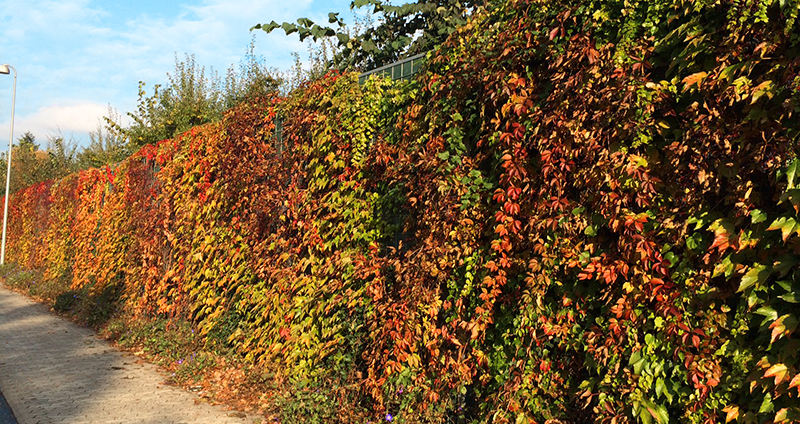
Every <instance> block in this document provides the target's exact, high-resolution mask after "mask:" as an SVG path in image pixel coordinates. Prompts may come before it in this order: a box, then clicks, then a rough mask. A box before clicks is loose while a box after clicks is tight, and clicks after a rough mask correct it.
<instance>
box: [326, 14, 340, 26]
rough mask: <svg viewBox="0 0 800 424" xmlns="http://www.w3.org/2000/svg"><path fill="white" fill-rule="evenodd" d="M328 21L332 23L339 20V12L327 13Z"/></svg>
mask: <svg viewBox="0 0 800 424" xmlns="http://www.w3.org/2000/svg"><path fill="white" fill-rule="evenodd" d="M328 22H329V23H332V24H334V23H336V22H339V14H338V13H333V12H331V13H328Z"/></svg>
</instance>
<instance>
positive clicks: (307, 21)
mask: <svg viewBox="0 0 800 424" xmlns="http://www.w3.org/2000/svg"><path fill="white" fill-rule="evenodd" d="M297 23H298V24H300V25H302V26H304V27H306V28H310V27H311V26H312V25H314V21H312V20H311V19H308V18H300V19H298V20H297Z"/></svg>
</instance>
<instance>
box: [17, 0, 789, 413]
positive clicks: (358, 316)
mask: <svg viewBox="0 0 800 424" xmlns="http://www.w3.org/2000/svg"><path fill="white" fill-rule="evenodd" d="M798 8H800V3H798V1H796V0H780V1H777V0H776V1H736V2H734V1H717V2H709V1H680V0H659V1H626V2H622V1H613V0H595V1H580V2H564V3H562V2H557V1H552V2H531V1H522V0H512V1H507V2H490V3H489V4H487V6H486V8H485V9H481V10H479V11H477V12H476V14H475V16H474V17H473V19H472V20H471V21H470V22H469V23H468V24H467V25H466V26H464V27H462V28H461V29H460V30H459V31H457V32H456V33H455V34H453V35H452V36H451V37H450V38H449V40H448V42H447V43H445V44H444V45H442V46H441V47H440V48H439V49H438V50H437V51H436V52H435V53H433V55H432V57H430V58H429V60H428V68H427V70H426V71H425V72H423V73H422V74H421V76H420V77H419V78H418V80H417V81H414V82H411V83H401V84H399V85H394V84H393V83H390V82H388V81H379V80H376V79H373V80H371V81H369V82H368V83H366V84H365V85H363V86H360V85H359V84H358V82H357V75H350V74H345V75H338V74H330V75H328V76H327V77H325V78H323V79H322V80H319V81H315V82H309V83H307V84H305V85H304V86H303V87H301V88H300V89H298V90H296V91H294V92H293V93H291V94H290V95H289V96H288V97H287V98H285V99H279V98H268V99H262V100H261V101H254V102H251V103H250V104H247V105H243V106H241V107H239V108H237V109H235V110H232V111H230V112H229V113H228V114H227V115H226V117H225V119H223V121H222V122H220V123H218V124H210V125H206V126H203V127H198V128H195V129H193V130H192V131H190V132H188V133H186V134H184V135H182V136H181V137H178V138H176V139H173V140H165V141H162V142H161V143H159V144H158V145H156V146H148V147H145V148H144V149H142V151H140V152H139V153H137V154H136V155H134V156H133V157H131V158H130V159H128V160H127V161H125V162H123V163H121V164H120V165H119V166H117V167H115V168H106V169H95V170H89V171H84V172H81V173H78V174H75V175H71V176H69V177H67V178H65V179H63V180H60V181H57V182H52V183H44V184H39V185H36V186H33V187H30V188H29V189H27V190H25V191H22V192H20V193H19V194H18V195H17V196H16V197H14V198H13V199H12V211H11V217H12V219H11V225H10V240H9V255H10V257H11V259H12V260H13V261H16V262H18V263H20V264H22V265H24V266H27V267H32V268H37V269H46V270H47V278H49V279H52V280H58V281H65V282H66V283H65V284H66V285H68V286H69V287H68V288H69V289H72V290H76V289H82V290H85V291H87V292H89V293H95V294H97V295H100V294H101V293H104V292H108V291H111V292H117V293H120V294H121V296H122V298H121V299H122V300H121V301H120V302H121V303H120V305H121V306H120V307H121V308H122V309H124V310H125V311H127V312H129V313H130V314H133V315H136V314H139V315H146V316H168V317H175V318H181V319H186V320H191V321H192V322H193V323H194V324H195V325H197V326H198V328H199V329H200V330H201V332H203V334H217V336H218V335H219V334H221V333H222V334H224V335H225V338H226V340H227V343H229V344H230V345H231V346H233V347H234V348H235V349H236V350H237V351H238V352H240V353H241V355H242V356H243V357H244V358H246V359H247V360H248V361H251V362H253V363H256V364H261V365H263V366H264V367H268V368H270V369H273V370H275V372H276V375H277V377H276V378H280V379H282V381H287V382H288V384H289V385H290V387H292V390H290V391H288V392H287V393H286V394H285V395H284V396H285V397H288V398H292V397H294V398H297V399H308V400H309V402H306V403H303V405H304V406H303V407H302V408H297V409H293V410H292V411H291V414H289V413H287V415H286V417H285V419H284V420H285V421H292V420H296V421H298V422H302V421H304V420H306V421H308V420H310V421H314V420H316V421H319V422H364V421H367V420H372V421H373V422H375V421H376V420H380V421H386V420H392V421H395V422H494V423H503V422H514V423H525V422H541V423H544V422H548V420H557V421H550V422H576V423H577V422H595V421H597V422H604V423H605V422H611V423H613V422H643V423H651V422H658V423H666V422H722V421H725V422H728V421H732V420H736V421H737V422H742V423H766V422H792V421H795V422H796V421H798V420H800V406H798V405H800V400H798V397H800V364H798V358H799V356H798V351H800V341H799V340H798V333H797V326H798V319H799V318H800V316H799V315H800V314H798V312H797V311H798V310H800V308H799V307H798V305H797V303H798V291H799V290H800V266H799V264H800V223H798V220H799V219H800V218H799V217H798V213H800V182H799V181H798V180H800V178H799V177H800V176H798V174H799V173H800V159H798V152H799V151H800V145H799V143H800V117H798V113H800V24H798V22H797V20H796V18H797V15H798ZM276 115H280V116H281V117H282V122H283V137H282V138H281V139H280V141H279V140H278V138H276V137H275V135H274V134H273V130H274V126H273V122H274V118H275V116H276ZM223 330H224V331H223ZM294 405H296V404H294Z"/></svg>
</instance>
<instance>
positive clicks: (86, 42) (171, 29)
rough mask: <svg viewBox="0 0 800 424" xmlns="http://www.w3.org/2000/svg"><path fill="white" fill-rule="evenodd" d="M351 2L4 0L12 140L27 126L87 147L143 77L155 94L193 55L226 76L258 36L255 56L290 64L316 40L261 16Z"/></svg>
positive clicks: (3, 47) (0, 130)
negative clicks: (270, 28) (263, 26)
mask: <svg viewBox="0 0 800 424" xmlns="http://www.w3.org/2000/svg"><path fill="white" fill-rule="evenodd" d="M349 6H350V0H327V1H322V0H241V1H231V0H184V1H177V0H139V1H131V0H128V1H89V0H0V64H3V63H8V64H10V65H12V66H14V67H15V68H16V69H17V72H18V80H17V101H16V118H15V128H14V139H15V141H16V139H18V138H19V137H20V136H21V135H22V134H23V133H25V132H26V131H30V132H31V133H33V134H34V135H35V136H36V139H37V141H38V142H39V144H40V145H42V146H44V145H45V144H46V140H47V137H48V136H52V135H55V134H58V133H59V132H60V133H61V134H62V135H63V136H64V137H66V138H68V139H69V138H70V137H72V138H74V139H75V140H76V141H78V142H79V143H81V145H85V144H86V143H88V133H89V131H93V130H95V129H96V128H97V125H98V122H99V120H100V119H101V118H102V117H103V116H106V115H108V108H109V106H111V107H112V108H114V109H116V110H117V111H118V112H119V113H120V114H124V113H125V112H127V111H131V110H133V109H134V108H135V106H136V100H137V98H138V96H137V90H138V83H139V81H145V82H146V84H147V87H146V88H147V90H148V94H150V93H152V87H153V85H155V84H165V83H166V81H167V75H166V74H167V72H172V71H173V70H174V68H175V55H176V54H177V55H178V57H179V58H181V59H182V58H184V55H185V54H193V55H195V60H196V63H197V64H198V65H202V66H205V68H206V70H207V71H208V69H209V68H213V69H214V70H215V71H217V72H219V73H220V74H223V75H224V73H225V71H226V70H227V69H228V67H230V66H231V65H235V66H237V68H238V64H239V62H240V60H241V59H242V58H243V57H244V55H245V53H246V51H247V47H248V45H249V44H250V41H251V38H252V36H253V34H255V43H256V44H255V53H256V55H259V56H263V57H264V58H265V60H266V62H267V65H268V66H270V67H273V66H274V67H277V68H279V69H283V70H285V69H288V68H289V67H290V66H291V65H292V62H293V58H292V56H291V53H292V52H298V53H300V57H301V59H305V58H307V57H308V53H307V51H308V46H307V45H304V44H302V43H300V41H299V40H298V39H297V36H296V35H294V36H291V37H287V36H286V35H285V34H284V33H283V31H275V32H273V33H272V34H266V33H265V32H263V31H260V30H258V31H254V32H253V33H251V32H250V31H249V29H250V27H252V26H253V25H255V24H257V23H268V22H270V21H272V20H275V21H277V22H284V21H292V22H294V21H295V20H296V19H297V18H300V17H307V18H310V19H311V20H313V21H315V22H318V23H326V22H327V14H328V12H341V14H340V16H341V17H343V18H345V19H346V20H348V21H350V20H352V19H347V18H348V17H351V16H352V13H351V12H350V10H349ZM12 85H13V78H12V76H11V75H0V151H5V149H6V148H5V147H2V146H7V145H8V134H9V126H10V117H11V116H10V115H11V92H12Z"/></svg>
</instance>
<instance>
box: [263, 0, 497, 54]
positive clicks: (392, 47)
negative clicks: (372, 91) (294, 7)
mask: <svg viewBox="0 0 800 424" xmlns="http://www.w3.org/2000/svg"><path fill="white" fill-rule="evenodd" d="M483 3H484V2H483V1H480V0H464V1H459V0H417V1H416V2H411V3H406V4H403V5H400V6H392V5H391V4H389V3H388V2H384V1H382V0H354V1H353V2H352V3H351V4H350V9H351V10H353V9H358V8H362V7H369V6H371V7H372V13H373V14H376V15H379V22H380V23H379V24H378V25H376V26H371V27H367V28H365V29H364V31H363V32H361V33H359V34H351V33H349V32H347V31H346V29H345V23H344V22H343V21H342V19H340V18H339V14H338V13H329V14H328V23H330V24H335V28H334V27H329V26H320V25H318V24H316V23H314V22H313V21H311V20H310V19H307V18H300V19H298V20H297V24H293V23H290V22H284V23H282V24H278V23H277V22H275V21H272V22H270V23H268V24H258V25H256V26H254V27H253V28H251V30H253V29H261V30H264V31H266V32H268V33H269V32H272V31H273V30H275V29H278V28H281V29H283V30H284V31H285V32H286V35H290V34H293V33H297V34H298V35H299V37H300V40H304V39H306V38H308V37H311V38H312V39H313V40H314V41H317V40H320V39H325V38H329V37H335V39H336V41H337V45H338V47H339V48H340V49H341V50H340V51H339V53H338V54H336V55H335V56H334V58H333V60H332V63H331V65H332V66H334V67H336V68H338V69H362V70H364V69H372V68H376V67H380V66H382V65H385V64H388V63H392V62H394V61H396V60H398V59H400V58H402V57H406V56H411V55H415V54H418V53H423V52H426V51H428V50H431V49H432V48H433V47H435V46H436V45H438V44H440V43H442V42H443V41H444V40H445V39H446V38H447V36H449V35H450V34H451V33H452V32H453V31H455V30H456V28H458V27H459V26H461V25H464V24H465V23H466V20H467V17H468V16H469V15H470V14H471V13H472V12H474V11H475V10H476V9H477V8H479V7H481V5H482V4H483Z"/></svg>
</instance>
